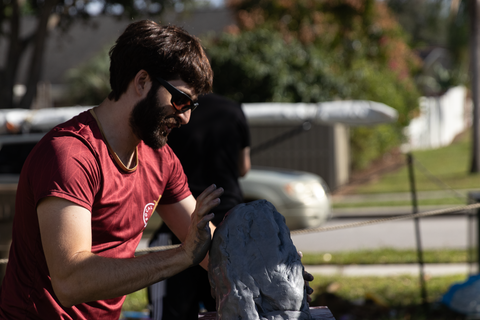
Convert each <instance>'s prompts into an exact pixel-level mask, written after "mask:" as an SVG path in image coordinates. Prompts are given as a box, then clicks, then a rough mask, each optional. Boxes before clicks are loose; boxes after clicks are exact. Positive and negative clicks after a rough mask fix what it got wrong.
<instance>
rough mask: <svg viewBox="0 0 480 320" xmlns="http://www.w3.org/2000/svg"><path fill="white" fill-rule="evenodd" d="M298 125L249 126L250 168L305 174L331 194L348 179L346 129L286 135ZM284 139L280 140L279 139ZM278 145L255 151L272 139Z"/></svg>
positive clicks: (314, 129) (327, 127)
mask: <svg viewBox="0 0 480 320" xmlns="http://www.w3.org/2000/svg"><path fill="white" fill-rule="evenodd" d="M298 128H299V125H251V126H250V133H251V146H252V155H251V158H252V165H254V166H268V167H276V168H284V169H292V170H300V171H307V172H312V173H315V174H318V175H319V176H321V177H322V178H323V179H324V180H325V182H326V183H327V184H328V186H329V187H330V188H331V189H332V190H334V189H336V188H337V187H338V186H340V185H343V184H345V183H346V182H347V181H348V178H349V162H350V160H349V159H350V157H349V153H350V151H349V134H348V127H346V126H344V125H340V124H335V125H318V124H314V125H312V127H311V128H310V130H308V131H302V130H299V131H300V133H298V134H292V135H289V133H291V132H292V131H293V130H295V129H298ZM282 135H283V137H282ZM277 138H278V141H277V142H278V143H276V144H274V145H270V146H268V145H267V146H264V147H262V148H257V147H258V146H260V145H263V144H265V143H266V142H268V141H272V139H275V140H277Z"/></svg>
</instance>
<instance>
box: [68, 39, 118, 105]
mask: <svg viewBox="0 0 480 320" xmlns="http://www.w3.org/2000/svg"><path fill="white" fill-rule="evenodd" d="M108 50H109V47H105V49H104V50H102V51H101V52H100V53H98V54H97V55H96V56H95V57H93V58H92V59H90V60H89V61H87V62H86V63H84V64H83V65H80V66H78V67H77V68H73V69H70V70H68V71H67V75H66V78H67V91H68V93H67V95H66V99H65V101H63V103H64V104H66V105H73V104H80V105H97V104H99V103H100V102H102V100H103V99H105V97H106V96H107V95H108V93H109V92H110V82H109V67H110V58H109V56H108Z"/></svg>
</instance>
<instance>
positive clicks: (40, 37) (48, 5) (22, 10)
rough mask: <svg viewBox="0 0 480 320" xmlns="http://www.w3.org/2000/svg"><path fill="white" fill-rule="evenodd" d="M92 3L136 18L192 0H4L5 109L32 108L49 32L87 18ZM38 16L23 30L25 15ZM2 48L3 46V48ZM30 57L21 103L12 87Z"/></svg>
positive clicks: (0, 99)
mask: <svg viewBox="0 0 480 320" xmlns="http://www.w3.org/2000/svg"><path fill="white" fill-rule="evenodd" d="M92 4H95V5H97V6H100V8H99V10H98V11H99V14H102V15H114V16H118V17H129V18H133V17H136V16H139V15H159V14H161V13H162V12H164V10H165V9H166V8H169V7H173V6H178V5H180V6H184V7H185V8H188V7H189V6H192V4H193V0H143V1H142V0H140V1H130V0H105V1H99V0H1V1H0V41H1V43H2V47H3V48H4V50H5V53H6V54H5V61H2V63H0V84H1V85H0V105H1V106H2V108H14V107H19V108H30V105H31V103H32V101H33V99H34V97H35V94H36V86H37V82H38V81H39V79H40V78H41V74H42V66H43V55H44V51H45V41H46V39H47V37H48V33H49V32H50V31H51V30H52V29H54V28H58V29H60V30H62V31H64V32H67V31H68V28H69V27H70V26H71V25H72V24H73V23H75V22H76V21H78V20H84V21H87V20H88V18H89V17H90V14H91V11H89V8H90V6H91V5H92ZM26 16H29V17H30V18H31V19H35V25H36V26H35V28H34V29H33V31H31V32H30V33H28V34H25V33H24V32H22V21H21V20H22V18H23V17H26ZM3 48H2V49H3ZM27 49H31V51H30V56H29V57H28V68H27V75H28V77H27V83H26V88H27V90H26V93H25V95H24V96H23V98H22V99H21V100H20V101H19V102H18V103H16V102H14V99H13V87H14V85H15V79H16V78H17V77H18V72H19V64H20V61H21V59H22V57H23V56H24V55H25V54H26V53H27Z"/></svg>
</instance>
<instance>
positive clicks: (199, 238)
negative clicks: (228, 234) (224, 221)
mask: <svg viewBox="0 0 480 320" xmlns="http://www.w3.org/2000/svg"><path fill="white" fill-rule="evenodd" d="M222 194H223V188H218V189H217V187H216V186H215V185H211V186H210V187H208V188H207V189H205V191H203V192H202V194H200V195H199V196H198V198H197V203H196V205H195V211H194V212H193V214H192V216H191V224H190V227H189V230H188V234H187V237H186V239H185V242H184V244H183V246H182V248H183V250H184V251H185V254H186V255H187V257H189V258H190V259H191V261H192V266H193V265H197V264H199V263H200V262H201V261H202V260H203V258H205V255H206V254H207V252H208V250H209V249H210V244H211V241H212V237H211V233H210V227H209V221H210V220H212V219H213V218H214V216H215V215H214V214H213V213H209V212H210V210H212V209H213V208H214V207H216V206H217V205H219V204H220V199H219V197H220V196H221V195H222Z"/></svg>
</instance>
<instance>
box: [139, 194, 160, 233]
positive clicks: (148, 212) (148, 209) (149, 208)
mask: <svg viewBox="0 0 480 320" xmlns="http://www.w3.org/2000/svg"><path fill="white" fill-rule="evenodd" d="M161 198H162V195H160V196H159V197H158V200H157V201H153V202H151V203H147V205H146V206H145V208H143V227H144V228H146V227H147V223H148V220H149V219H150V217H151V216H152V214H153V211H155V208H157V204H158V203H159V202H160V199H161Z"/></svg>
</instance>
